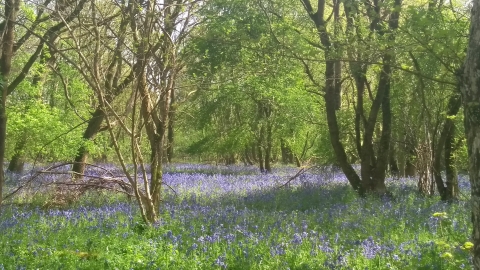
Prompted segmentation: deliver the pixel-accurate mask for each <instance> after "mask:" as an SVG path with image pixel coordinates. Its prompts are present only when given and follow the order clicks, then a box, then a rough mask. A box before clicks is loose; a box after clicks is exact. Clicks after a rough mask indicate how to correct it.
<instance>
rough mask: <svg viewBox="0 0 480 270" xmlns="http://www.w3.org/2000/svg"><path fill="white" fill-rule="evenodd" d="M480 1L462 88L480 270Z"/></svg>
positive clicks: (475, 264) (474, 10)
mask: <svg viewBox="0 0 480 270" xmlns="http://www.w3.org/2000/svg"><path fill="white" fill-rule="evenodd" d="M479 55H480V1H473V7H472V14H471V25H470V39H469V44H468V49H467V57H466V59H465V71H464V74H463V87H462V88H461V92H462V99H463V105H464V113H465V122H464V123H465V133H466V137H467V146H468V156H469V175H470V183H471V187H472V191H471V192H472V198H471V201H472V223H473V235H472V238H473V242H474V248H473V267H474V269H475V270H480V58H479Z"/></svg>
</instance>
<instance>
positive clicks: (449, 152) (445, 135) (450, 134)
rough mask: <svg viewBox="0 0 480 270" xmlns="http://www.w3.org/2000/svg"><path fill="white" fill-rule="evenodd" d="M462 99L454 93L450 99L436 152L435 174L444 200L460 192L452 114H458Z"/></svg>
mask: <svg viewBox="0 0 480 270" xmlns="http://www.w3.org/2000/svg"><path fill="white" fill-rule="evenodd" d="M460 106H461V99H460V96H457V95H453V96H451V97H450V99H449V101H448V110H447V117H446V119H445V123H444V124H443V129H442V132H441V133H440V138H439V140H438V143H437V149H436V150H435V154H434V164H433V174H434V178H435V183H436V185H437V190H438V192H439V193H440V197H441V199H442V200H444V201H445V200H450V199H454V198H456V196H457V193H458V179H457V172H456V169H455V162H454V156H453V150H454V149H453V142H454V139H455V123H454V121H453V119H451V117H452V116H455V115H457V113H458V111H459V110H460ZM443 151H445V159H444V160H445V171H446V174H447V175H446V177H447V179H446V186H445V185H444V183H443V179H442V174H441V171H442V153H443Z"/></svg>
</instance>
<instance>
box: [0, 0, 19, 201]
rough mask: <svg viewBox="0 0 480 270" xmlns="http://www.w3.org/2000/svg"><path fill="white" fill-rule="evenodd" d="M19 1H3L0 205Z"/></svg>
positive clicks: (3, 179)
mask: <svg viewBox="0 0 480 270" xmlns="http://www.w3.org/2000/svg"><path fill="white" fill-rule="evenodd" d="M19 5H20V1H19V0H6V1H5V8H4V10H5V13H4V15H5V17H4V18H5V26H4V30H3V36H2V40H1V46H2V48H1V50H2V56H1V58H0V78H1V85H2V86H1V89H2V95H1V100H0V205H1V204H2V201H3V185H4V183H5V174H4V165H3V160H4V159H5V141H6V139H7V113H6V103H7V95H8V90H9V89H8V88H9V87H8V86H9V85H8V77H9V75H10V70H11V65H12V57H13V46H14V43H15V22H16V20H17V14H18V10H19Z"/></svg>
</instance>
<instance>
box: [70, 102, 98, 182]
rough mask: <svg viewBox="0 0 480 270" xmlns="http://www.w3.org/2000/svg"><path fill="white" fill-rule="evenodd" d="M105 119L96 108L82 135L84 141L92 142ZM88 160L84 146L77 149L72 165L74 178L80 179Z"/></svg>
mask: <svg viewBox="0 0 480 270" xmlns="http://www.w3.org/2000/svg"><path fill="white" fill-rule="evenodd" d="M104 118H105V113H104V112H103V111H102V109H101V108H97V109H96V110H95V112H94V113H93V114H92V117H91V118H90V119H89V120H88V125H87V128H86V129H85V132H84V133H83V137H82V138H83V139H84V140H92V139H93V138H94V137H95V135H97V134H98V132H99V131H100V127H101V125H102V122H103V119H104ZM87 158H88V150H87V148H86V147H85V146H81V147H80V149H78V153H77V156H76V157H75V162H74V163H73V167H72V171H73V172H74V173H75V174H74V178H76V179H80V178H82V175H83V174H84V173H85V163H86V162H87Z"/></svg>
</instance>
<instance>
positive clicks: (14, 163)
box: [7, 136, 27, 173]
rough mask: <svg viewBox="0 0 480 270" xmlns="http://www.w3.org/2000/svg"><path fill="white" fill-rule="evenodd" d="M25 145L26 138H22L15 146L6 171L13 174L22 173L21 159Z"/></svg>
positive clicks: (22, 160) (22, 158)
mask: <svg viewBox="0 0 480 270" xmlns="http://www.w3.org/2000/svg"><path fill="white" fill-rule="evenodd" d="M26 143H27V139H26V136H23V137H22V138H21V139H20V140H19V141H18V142H17V143H16V144H15V154H13V157H12V159H11V160H10V163H9V164H8V169H7V170H9V171H11V172H14V173H23V168H24V166H25V159H24V157H23V153H22V151H23V148H24V147H25V144H26Z"/></svg>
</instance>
